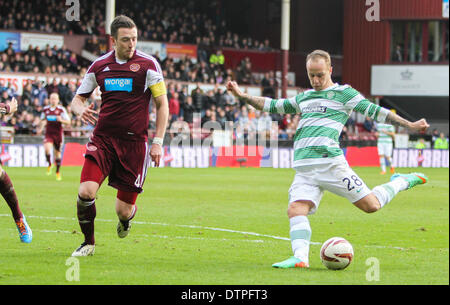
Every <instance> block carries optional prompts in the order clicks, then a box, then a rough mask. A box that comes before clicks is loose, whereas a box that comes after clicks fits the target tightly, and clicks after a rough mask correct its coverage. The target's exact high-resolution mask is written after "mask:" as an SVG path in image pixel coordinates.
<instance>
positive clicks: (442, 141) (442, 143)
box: [433, 132, 448, 149]
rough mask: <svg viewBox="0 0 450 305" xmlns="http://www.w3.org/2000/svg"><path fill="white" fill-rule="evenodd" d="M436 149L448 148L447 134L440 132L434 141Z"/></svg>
mask: <svg viewBox="0 0 450 305" xmlns="http://www.w3.org/2000/svg"><path fill="white" fill-rule="evenodd" d="M433 148H434V149H448V139H447V138H446V137H445V134H444V133H443V132H441V133H440V134H439V138H437V139H436V141H435V142H434V146H433Z"/></svg>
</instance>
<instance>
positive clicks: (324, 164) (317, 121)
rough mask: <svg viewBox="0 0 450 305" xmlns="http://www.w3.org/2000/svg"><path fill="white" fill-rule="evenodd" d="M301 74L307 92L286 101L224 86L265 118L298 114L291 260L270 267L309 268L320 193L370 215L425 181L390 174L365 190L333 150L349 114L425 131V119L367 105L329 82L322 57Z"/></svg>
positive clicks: (313, 56)
mask: <svg viewBox="0 0 450 305" xmlns="http://www.w3.org/2000/svg"><path fill="white" fill-rule="evenodd" d="M306 70H307V72H308V77H309V80H310V83H311V86H312V88H313V89H311V90H307V91H305V92H302V93H300V94H298V95H297V96H294V97H292V98H288V99H271V98H265V97H255V96H250V95H248V94H246V93H243V92H242V91H241V89H240V88H239V85H238V84H237V83H236V82H234V81H230V82H228V83H227V90H228V91H230V92H231V93H233V94H234V95H235V96H236V97H237V98H239V99H240V100H241V101H244V102H246V103H248V104H249V105H251V106H253V107H255V108H256V109H258V110H262V111H266V112H270V113H279V114H285V113H291V114H301V118H300V121H299V124H298V127H297V131H296V133H295V136H294V165H293V168H294V169H295V171H296V174H295V177H294V181H293V182H292V185H291V187H290V189H289V205H288V210H287V213H288V217H289V224H290V238H291V244H292V251H293V256H292V257H290V258H288V259H286V260H284V261H281V262H279V263H275V264H273V265H272V266H273V267H276V268H295V267H298V268H307V267H309V245H310V240H311V227H310V224H309V220H308V215H310V214H313V213H315V212H316V210H317V208H318V207H319V204H320V200H321V199H322V196H323V192H324V191H325V190H328V191H330V192H332V193H334V194H337V195H339V196H342V197H345V198H347V199H348V200H349V201H350V202H352V203H353V204H354V205H355V206H356V207H358V208H359V209H361V210H363V211H364V212H367V213H373V212H376V211H378V210H379V209H381V208H382V207H384V206H385V205H386V204H387V203H388V202H390V201H391V200H392V199H393V198H394V196H395V195H396V194H397V193H398V192H400V191H404V190H407V189H410V188H412V187H414V186H416V185H419V184H424V183H426V182H427V181H428V178H427V177H426V176H425V175H424V174H422V173H411V174H394V175H393V176H392V177H391V181H390V182H388V183H385V184H382V185H379V186H376V187H374V188H373V189H369V188H368V187H367V186H366V184H365V183H364V181H363V180H362V179H361V178H360V177H359V176H358V175H357V174H356V173H355V172H354V171H353V170H352V169H351V168H350V166H349V165H348V163H347V161H346V159H345V157H344V154H343V152H342V150H341V149H340V148H339V143H338V141H339V135H340V133H341V131H342V128H343V127H344V125H345V123H346V122H347V119H348V118H349V116H350V114H351V113H352V111H357V112H359V113H362V114H364V115H365V116H369V117H370V118H372V119H373V120H374V121H376V122H380V123H387V124H392V125H395V126H403V127H406V128H408V129H410V130H411V131H415V132H422V131H425V130H426V129H427V128H428V127H429V125H428V123H427V122H426V120H425V119H421V120H418V121H416V122H410V121H408V120H405V119H404V118H402V117H400V116H398V115H397V114H395V113H392V112H391V111H389V110H388V109H385V108H382V107H380V106H377V105H375V104H373V103H372V102H370V101H369V100H367V99H366V98H365V97H364V96H363V95H361V94H360V93H359V92H358V91H357V90H355V89H353V88H352V87H351V86H349V85H340V84H337V83H334V82H333V81H332V79H331V74H332V71H333V68H332V66H331V58H330V55H329V54H328V52H325V51H322V50H315V51H313V52H312V53H310V54H309V55H308V56H307V58H306Z"/></svg>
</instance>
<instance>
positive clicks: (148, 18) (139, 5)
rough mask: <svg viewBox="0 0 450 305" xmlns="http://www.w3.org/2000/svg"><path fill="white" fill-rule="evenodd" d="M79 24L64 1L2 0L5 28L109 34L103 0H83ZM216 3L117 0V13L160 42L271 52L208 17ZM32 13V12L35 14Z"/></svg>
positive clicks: (266, 42)
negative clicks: (125, 16)
mask: <svg viewBox="0 0 450 305" xmlns="http://www.w3.org/2000/svg"><path fill="white" fill-rule="evenodd" d="M79 9H80V13H79V18H80V20H79V21H80V22H70V21H68V20H67V19H66V11H67V10H68V6H67V5H66V2H65V1H52V0H41V1H19V0H0V20H1V23H0V24H1V28H2V29H7V30H25V31H38V32H46V33H63V34H78V35H97V36H101V35H105V30H104V28H105V19H104V14H103V12H104V11H105V1H102V0H91V1H86V0H85V1H83V0H82V1H80V6H79ZM216 9H217V3H216V2H215V1H210V3H209V4H208V5H204V2H203V3H202V2H199V1H197V2H196V1H194V0H187V1H186V0H168V1H164V2H162V1H155V0H135V1H132V2H129V1H117V3H116V12H117V14H126V15H127V16H129V17H131V18H132V19H134V20H135V22H136V25H137V27H138V29H139V32H138V35H139V37H140V39H143V40H152V41H160V42H174V43H190V44H198V45H200V44H203V45H204V47H206V48H209V47H231V48H237V49H253V50H260V51H270V50H272V48H271V46H270V42H269V40H268V39H264V40H263V41H258V40H256V39H253V38H252V37H248V36H246V35H243V34H239V33H233V32H231V31H229V30H227V28H228V27H227V24H226V21H223V20H213V19H211V18H210V17H209V16H215V15H217V14H216V12H212V14H211V11H214V10H216ZM31 12H33V13H31Z"/></svg>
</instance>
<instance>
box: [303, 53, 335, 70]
mask: <svg viewBox="0 0 450 305" xmlns="http://www.w3.org/2000/svg"><path fill="white" fill-rule="evenodd" d="M319 58H323V59H324V60H325V63H326V64H327V66H328V67H331V56H330V53H328V52H327V51H324V50H314V51H312V52H311V53H309V54H308V56H306V62H308V61H310V60H317V59H319Z"/></svg>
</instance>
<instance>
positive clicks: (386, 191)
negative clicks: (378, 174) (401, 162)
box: [372, 177, 409, 207]
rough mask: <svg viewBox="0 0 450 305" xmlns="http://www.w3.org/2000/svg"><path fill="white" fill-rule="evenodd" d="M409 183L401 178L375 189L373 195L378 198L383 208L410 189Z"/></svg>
mask: <svg viewBox="0 0 450 305" xmlns="http://www.w3.org/2000/svg"><path fill="white" fill-rule="evenodd" d="M408 186H409V184H408V181H406V180H405V179H403V178H401V177H399V178H397V179H394V180H392V181H390V182H388V183H385V184H382V185H378V186H376V187H374V188H373V190H372V192H373V194H374V195H375V196H376V197H377V198H378V201H379V202H380V204H381V207H384V206H385V205H386V204H388V203H389V202H390V201H391V200H392V199H393V198H394V197H395V195H397V194H398V193H399V192H401V191H404V190H406V189H408Z"/></svg>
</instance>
